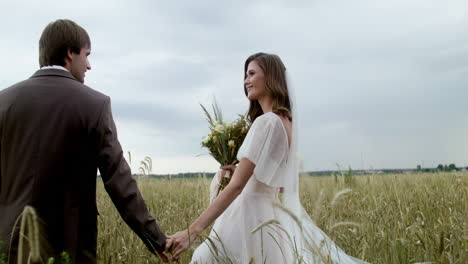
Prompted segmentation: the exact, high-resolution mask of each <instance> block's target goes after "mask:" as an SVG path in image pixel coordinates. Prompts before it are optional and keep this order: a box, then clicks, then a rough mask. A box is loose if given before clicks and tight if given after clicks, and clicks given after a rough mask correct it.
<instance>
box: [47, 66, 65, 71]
mask: <svg viewBox="0 0 468 264" xmlns="http://www.w3.org/2000/svg"><path fill="white" fill-rule="evenodd" d="M47 69H56V70H64V71H68V70H67V69H66V68H65V67H63V66H60V65H52V66H43V67H41V70H47Z"/></svg>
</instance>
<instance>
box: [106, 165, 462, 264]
mask: <svg viewBox="0 0 468 264" xmlns="http://www.w3.org/2000/svg"><path fill="white" fill-rule="evenodd" d="M210 180H211V179H209V178H205V177H203V175H201V176H200V178H193V179H138V180H137V182H138V185H139V187H140V190H141V192H142V195H143V197H144V199H145V201H146V203H147V206H148V208H149V210H150V212H151V214H152V215H153V216H154V217H155V218H156V220H157V221H158V223H159V225H160V226H161V228H162V230H163V231H164V232H166V233H167V234H173V233H175V232H177V231H180V230H182V229H185V228H187V226H188V225H189V224H190V223H191V221H192V220H193V219H195V218H196V217H197V216H198V215H199V214H200V213H201V212H202V211H203V210H204V208H206V206H207V205H208V196H209V193H208V186H209V183H210ZM300 180H301V186H300V188H301V189H300V191H301V201H302V204H303V206H304V208H305V209H306V211H307V212H308V213H309V215H310V216H311V217H312V219H313V220H314V221H315V222H316V224H317V225H318V226H319V227H320V228H321V229H322V230H324V231H325V232H326V233H327V234H328V235H329V236H330V237H331V238H332V239H333V240H334V241H335V242H336V243H337V244H338V245H339V246H340V247H341V248H342V249H343V250H345V251H346V252H347V253H348V254H349V255H352V256H355V257H358V258H360V259H364V260H366V261H368V262H371V263H415V262H428V263H468V215H467V212H468V210H467V209H468V199H467V197H468V174H467V173H461V172H452V173H429V174H423V173H421V174H398V175H396V174H395V175H365V176H353V177H352V179H351V181H347V182H346V183H345V181H344V178H343V177H341V176H340V177H332V176H327V177H312V176H308V175H303V176H301V179H300ZM97 196H98V198H97V200H98V209H99V212H100V216H99V218H98V221H99V226H98V230H99V236H98V252H97V254H98V258H99V260H98V261H99V263H162V262H160V261H159V260H158V258H157V257H155V256H153V255H152V254H151V253H149V251H147V250H146V248H145V247H144V245H143V243H142V242H141V241H140V240H139V238H138V237H137V236H136V235H135V234H134V233H133V232H132V231H131V230H130V228H128V226H127V225H126V224H125V223H124V222H123V221H122V219H121V218H120V216H119V215H118V213H117V210H116V209H115V207H114V206H113V204H112V202H111V201H110V199H109V197H108V195H107V194H106V192H105V191H104V188H103V184H102V181H101V180H98V191H97ZM349 222H351V223H354V224H349ZM207 232H208V231H207ZM206 234H207V233H206ZM200 242H201V241H200V240H199V241H197V242H196V243H195V245H194V247H196V246H197V245H198V244H199V243H200ZM192 251H193V249H192V250H189V251H187V252H186V253H184V254H183V256H182V258H181V261H180V263H188V262H189V261H190V256H191V253H192ZM258 263H260V262H258Z"/></svg>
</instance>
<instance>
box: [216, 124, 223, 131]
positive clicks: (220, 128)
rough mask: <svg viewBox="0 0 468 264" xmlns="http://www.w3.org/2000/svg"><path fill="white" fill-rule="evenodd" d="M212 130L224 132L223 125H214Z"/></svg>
mask: <svg viewBox="0 0 468 264" xmlns="http://www.w3.org/2000/svg"><path fill="white" fill-rule="evenodd" d="M214 130H216V131H217V132H219V133H224V126H223V125H221V124H220V125H216V126H215V128H214Z"/></svg>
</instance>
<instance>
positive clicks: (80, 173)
mask: <svg viewBox="0 0 468 264" xmlns="http://www.w3.org/2000/svg"><path fill="white" fill-rule="evenodd" d="M90 53H91V41H90V39H89V36H88V34H87V32H86V31H85V30H84V29H83V28H82V27H80V26H79V25H77V24H76V23H74V22H73V21H70V20H57V21H55V22H52V23H50V24H49V25H48V26H47V27H46V28H45V29H44V32H43V33H42V36H41V39H40V41H39V64H40V66H41V69H40V70H38V71H37V72H36V73H35V74H34V75H33V76H32V77H31V78H29V79H27V80H25V81H22V82H20V83H17V84H15V85H13V86H11V87H9V88H7V89H4V90H2V91H0V240H2V241H3V242H4V246H6V248H5V249H4V250H7V251H10V252H11V256H10V262H14V261H15V259H14V258H16V257H15V254H16V250H17V245H18V229H19V227H18V225H16V226H15V225H14V224H15V221H16V219H17V218H18V217H19V215H20V214H21V212H22V211H23V209H24V207H25V206H26V205H29V206H32V207H34V208H35V209H36V211H37V214H38V216H39V218H40V219H41V220H42V221H41V222H42V223H43V231H44V232H43V234H44V236H45V240H46V241H47V242H48V245H49V248H50V249H51V251H50V252H49V253H47V254H52V256H57V254H59V253H60V252H62V251H65V252H67V253H69V254H70V258H71V261H72V263H95V262H96V240H97V224H96V222H97V215H98V211H97V207H96V174H97V169H99V171H100V173H101V176H102V179H103V181H104V186H105V189H106V191H107V193H108V194H109V195H110V197H111V199H112V201H113V203H114V204H115V206H116V207H117V209H118V211H119V213H120V215H121V216H122V218H123V219H124V220H125V222H126V223H127V224H128V225H129V226H130V228H131V229H132V230H133V231H134V232H135V233H136V234H137V235H138V236H139V237H140V238H141V239H142V240H143V242H144V243H145V244H146V246H147V247H148V248H149V249H150V250H151V252H157V253H158V254H159V256H160V257H161V258H162V259H163V261H165V262H166V261H167V258H166V256H165V255H164V254H163V250H164V245H165V241H166V236H165V235H164V233H162V232H161V230H160V229H159V226H158V224H157V223H156V221H155V220H154V218H153V217H151V216H150V215H149V213H148V210H147V207H146V205H145V202H144V201H143V198H142V196H141V194H140V191H139V190H138V187H137V185H136V183H135V180H134V179H133V178H132V176H131V171H130V168H129V166H128V164H127V163H126V161H125V159H124V158H123V152H122V148H121V146H120V143H119V141H118V139H117V131H116V127H115V124H114V120H113V117H112V111H111V103H110V98H109V97H108V96H106V95H104V94H101V93H99V92H97V91H95V90H93V89H91V88H89V87H87V86H85V85H84V84H83V82H84V78H85V73H86V71H87V70H90V69H91V66H90V64H89V61H88V55H89V54H90ZM10 241H12V243H11V245H10ZM48 256H50V255H48Z"/></svg>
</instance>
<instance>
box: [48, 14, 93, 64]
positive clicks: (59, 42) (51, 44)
mask: <svg viewBox="0 0 468 264" xmlns="http://www.w3.org/2000/svg"><path fill="white" fill-rule="evenodd" d="M85 47H91V41H90V39H89V35H88V33H87V32H86V30H84V28H82V27H80V26H79V25H78V24H76V23H75V22H73V21H71V20H68V19H59V20H56V21H54V22H52V23H50V24H49V25H47V27H46V28H45V29H44V31H43V32H42V35H41V39H40V40H39V65H40V66H41V67H43V66H52V65H60V66H65V57H66V55H67V52H68V50H69V49H70V51H71V52H73V53H76V54H80V51H81V49H82V48H85Z"/></svg>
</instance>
